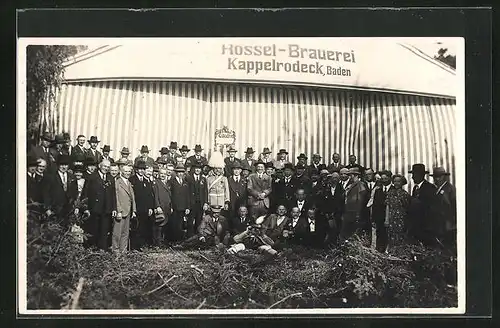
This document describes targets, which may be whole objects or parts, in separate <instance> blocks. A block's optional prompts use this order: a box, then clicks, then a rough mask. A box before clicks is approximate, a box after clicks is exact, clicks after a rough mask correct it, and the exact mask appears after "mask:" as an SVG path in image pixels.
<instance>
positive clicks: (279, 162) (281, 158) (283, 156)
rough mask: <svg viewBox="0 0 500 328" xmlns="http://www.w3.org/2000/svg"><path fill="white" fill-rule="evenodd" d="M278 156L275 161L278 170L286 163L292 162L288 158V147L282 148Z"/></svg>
mask: <svg viewBox="0 0 500 328" xmlns="http://www.w3.org/2000/svg"><path fill="white" fill-rule="evenodd" d="M277 156H278V157H277V159H276V161H274V168H275V169H276V170H282V169H283V168H284V167H285V164H287V163H290V162H289V161H288V160H287V156H288V152H287V151H286V149H280V151H279V152H278V154H277Z"/></svg>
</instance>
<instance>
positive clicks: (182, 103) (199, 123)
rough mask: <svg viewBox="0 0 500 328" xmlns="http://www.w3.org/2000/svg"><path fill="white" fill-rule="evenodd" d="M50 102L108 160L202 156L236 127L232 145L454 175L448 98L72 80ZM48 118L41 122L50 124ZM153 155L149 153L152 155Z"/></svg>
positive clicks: (67, 126)
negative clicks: (191, 152) (173, 145)
mask: <svg viewBox="0 0 500 328" xmlns="http://www.w3.org/2000/svg"><path fill="white" fill-rule="evenodd" d="M56 99H57V101H56V103H55V104H54V106H53V107H51V108H47V111H51V112H53V113H55V115H49V114H48V113H42V119H45V120H46V122H45V124H51V122H52V124H53V123H54V122H56V123H55V125H56V129H55V130H56V132H62V131H68V132H69V133H70V134H71V135H72V137H73V138H76V136H77V135H78V134H84V135H86V136H87V137H89V136H91V135H97V136H98V137H99V138H100V140H102V141H101V143H102V144H110V145H111V148H112V149H113V150H114V154H113V153H112V156H115V157H117V156H118V155H119V154H118V150H119V149H121V147H129V148H130V149H131V151H132V155H133V156H136V155H138V153H139V149H140V147H141V145H143V144H145V145H148V146H149V148H150V149H152V154H151V155H152V156H153V157H155V156H156V155H157V154H159V153H158V151H159V149H160V148H161V147H162V146H168V144H169V143H170V141H177V142H178V144H179V146H181V145H184V144H185V145H187V146H188V147H189V148H193V147H194V145H195V144H201V145H202V146H203V147H204V148H205V151H206V152H207V153H208V155H209V154H210V151H211V149H213V147H214V141H215V140H214V134H215V131H216V130H217V129H220V128H222V127H223V126H227V127H228V128H229V129H230V130H234V131H235V133H236V141H235V146H236V149H237V150H238V155H239V156H243V155H244V154H243V152H244V151H245V149H246V148H247V147H253V148H254V149H255V150H256V151H261V150H262V149H263V148H264V147H269V148H270V149H271V151H272V152H273V153H274V154H276V153H277V152H278V150H279V149H281V148H286V149H287V150H288V151H289V153H290V154H289V159H290V160H291V161H292V162H294V163H295V162H296V157H297V156H298V155H299V154H300V153H306V154H307V155H308V156H309V158H311V155H312V154H313V153H319V154H321V156H322V157H323V161H324V162H326V163H329V162H330V161H331V157H332V154H333V153H335V152H338V153H340V155H341V158H342V159H341V160H342V161H343V162H344V163H346V162H347V160H348V156H349V155H350V154H355V155H356V156H357V157H358V162H359V163H360V164H362V165H364V166H369V167H372V168H373V169H375V170H380V169H390V170H391V171H392V172H396V173H402V174H404V175H405V176H406V177H407V178H408V181H409V184H408V185H407V186H406V188H412V184H411V179H410V175H409V174H408V169H409V168H410V167H411V165H412V164H413V163H424V164H425V165H426V166H427V167H428V168H432V167H433V166H438V165H439V166H444V167H445V168H446V169H448V170H449V171H450V172H451V173H452V175H451V179H452V182H453V179H454V173H455V159H454V153H455V151H454V150H455V140H456V136H455V105H456V103H455V100H454V99H446V98H429V97H422V96H414V95H407V94H395V93H380V92H368V91H353V90H335V89H318V88H303V87H289V86H267V85H243V84H236V83H224V84H221V83H196V82H167V81H104V82H71V83H66V84H64V85H63V87H62V89H61V91H60V93H59V94H58V96H57V98H56ZM49 120H50V121H49ZM155 152H157V153H155Z"/></svg>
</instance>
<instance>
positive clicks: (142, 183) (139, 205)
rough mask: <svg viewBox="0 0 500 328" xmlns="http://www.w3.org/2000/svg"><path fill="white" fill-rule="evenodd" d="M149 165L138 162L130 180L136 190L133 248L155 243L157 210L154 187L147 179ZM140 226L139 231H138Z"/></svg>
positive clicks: (131, 241)
mask: <svg viewBox="0 0 500 328" xmlns="http://www.w3.org/2000/svg"><path fill="white" fill-rule="evenodd" d="M146 169H147V165H146V163H145V162H144V161H142V160H138V161H137V162H136V164H135V166H134V173H135V174H134V175H133V176H131V177H130V178H129V181H130V183H131V184H132V188H133V190H134V199H135V205H136V210H137V216H136V220H135V222H134V224H132V227H133V234H132V235H131V240H130V244H131V248H132V249H140V248H141V247H143V246H145V245H151V244H152V243H153V225H152V221H153V218H152V216H153V210H154V209H155V204H154V194H153V185H152V183H151V181H149V179H148V178H147V177H146ZM137 226H138V229H137Z"/></svg>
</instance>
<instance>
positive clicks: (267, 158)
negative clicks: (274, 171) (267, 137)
mask: <svg viewBox="0 0 500 328" xmlns="http://www.w3.org/2000/svg"><path fill="white" fill-rule="evenodd" d="M259 159H260V160H261V161H263V162H264V163H265V164H267V163H269V162H273V159H272V158H271V151H270V150H269V147H264V149H263V150H262V153H260V155H259Z"/></svg>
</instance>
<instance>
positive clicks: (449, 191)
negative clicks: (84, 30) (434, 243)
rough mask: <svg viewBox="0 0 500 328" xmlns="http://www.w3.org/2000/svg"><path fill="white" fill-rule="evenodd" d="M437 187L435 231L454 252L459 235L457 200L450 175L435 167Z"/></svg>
mask: <svg viewBox="0 0 500 328" xmlns="http://www.w3.org/2000/svg"><path fill="white" fill-rule="evenodd" d="M431 176H432V178H433V179H434V184H435V185H436V187H437V190H436V200H435V206H434V208H433V209H434V222H435V223H436V228H435V231H437V235H438V238H440V239H441V240H442V242H443V244H444V245H445V246H447V247H449V248H450V249H452V250H454V249H455V247H456V235H457V198H456V191H455V187H454V186H453V185H452V184H451V183H450V181H449V176H450V173H448V172H447V171H446V169H445V168H444V167H435V168H433V170H432V174H431Z"/></svg>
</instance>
